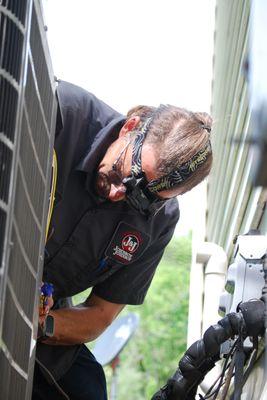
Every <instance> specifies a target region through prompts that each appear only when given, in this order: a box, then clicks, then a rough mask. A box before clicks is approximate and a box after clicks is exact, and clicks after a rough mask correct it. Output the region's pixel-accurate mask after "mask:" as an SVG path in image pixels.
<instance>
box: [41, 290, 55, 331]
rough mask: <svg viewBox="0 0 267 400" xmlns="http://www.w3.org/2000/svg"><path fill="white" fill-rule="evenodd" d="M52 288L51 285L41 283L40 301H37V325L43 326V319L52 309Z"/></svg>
mask: <svg viewBox="0 0 267 400" xmlns="http://www.w3.org/2000/svg"><path fill="white" fill-rule="evenodd" d="M52 293H53V286H52V285H51V284H47V283H43V282H42V286H41V288H40V300H39V324H40V325H41V326H43V323H44V320H45V317H46V316H47V314H48V313H49V311H50V309H51V308H52V307H53V304H54V300H53V296H52Z"/></svg>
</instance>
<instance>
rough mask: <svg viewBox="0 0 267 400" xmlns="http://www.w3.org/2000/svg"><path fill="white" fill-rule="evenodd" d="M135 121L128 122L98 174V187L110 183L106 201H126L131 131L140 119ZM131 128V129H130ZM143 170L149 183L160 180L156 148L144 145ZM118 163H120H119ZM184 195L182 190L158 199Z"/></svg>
mask: <svg viewBox="0 0 267 400" xmlns="http://www.w3.org/2000/svg"><path fill="white" fill-rule="evenodd" d="M133 118H135V120H133V121H130V120H129V121H130V122H129V121H127V122H129V124H128V125H127V126H125V125H124V127H123V128H122V130H121V131H120V134H119V137H118V139H117V140H116V141H115V142H113V143H112V145H111V146H110V147H109V148H108V150H107V152H106V154H105V156H104V158H103V160H102V161H101V163H100V165H99V167H98V172H97V186H101V185H102V186H105V181H106V179H107V180H108V181H109V184H110V186H109V185H108V187H110V190H109V192H108V193H106V194H105V196H102V197H105V198H106V199H108V200H110V201H112V202H116V201H121V200H124V199H125V194H126V188H125V186H124V185H123V183H122V179H123V178H125V177H128V176H129V175H131V166H132V149H133V140H134V137H133V138H131V133H130V132H131V130H132V129H134V128H135V127H136V125H138V123H139V121H140V119H139V117H133ZM129 128H131V129H129ZM141 159H142V170H143V171H144V173H145V175H146V178H147V180H148V181H151V180H154V179H156V178H158V177H159V176H158V174H157V160H158V155H157V152H156V151H155V148H154V147H152V146H151V145H148V144H146V143H144V145H143V147H142V155H141ZM117 161H118V162H117ZM114 163H115V164H116V173H114V171H113V166H114ZM181 193H182V190H181V188H176V189H174V190H166V191H162V192H160V193H159V194H158V197H159V198H160V199H162V200H164V199H168V198H171V197H175V196H178V195H179V194H181Z"/></svg>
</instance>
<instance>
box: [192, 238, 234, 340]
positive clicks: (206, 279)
mask: <svg viewBox="0 0 267 400" xmlns="http://www.w3.org/2000/svg"><path fill="white" fill-rule="evenodd" d="M227 264H228V261H227V256H226V253H225V251H224V250H223V248H222V247H220V246H218V245H217V244H215V243H210V242H204V243H202V244H201V245H200V246H199V247H198V249H197V251H196V255H195V257H193V261H192V267H191V274H190V289H189V291H190V293H189V314H188V334H187V346H190V345H191V344H192V343H193V342H195V341H196V340H198V339H199V338H200V337H201V336H202V333H203V332H204V331H205V330H206V329H207V328H208V327H209V326H210V325H212V324H214V323H216V322H217V320H218V307H219V298H220V294H221V293H222V291H223V288H224V284H225V277H226V273H227Z"/></svg>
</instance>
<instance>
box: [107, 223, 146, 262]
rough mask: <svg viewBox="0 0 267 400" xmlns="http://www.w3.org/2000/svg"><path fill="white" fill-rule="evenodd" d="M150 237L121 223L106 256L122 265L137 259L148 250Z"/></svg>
mask: <svg viewBox="0 0 267 400" xmlns="http://www.w3.org/2000/svg"><path fill="white" fill-rule="evenodd" d="M149 241H150V237H149V236H148V235H147V234H146V233H144V232H140V231H137V230H136V229H135V228H134V227H132V226H131V225H128V224H126V223H125V222H120V223H119V225H118V227H117V229H116V231H115V233H114V235H113V237H112V239H111V242H110V243H109V245H108V247H107V249H106V252H105V255H106V256H108V257H110V258H112V259H115V260H116V261H117V262H119V263H122V264H128V263H130V262H132V261H134V260H135V259H137V258H138V257H139V256H140V255H141V254H142V253H143V251H144V250H145V249H146V247H147V245H148V243H149Z"/></svg>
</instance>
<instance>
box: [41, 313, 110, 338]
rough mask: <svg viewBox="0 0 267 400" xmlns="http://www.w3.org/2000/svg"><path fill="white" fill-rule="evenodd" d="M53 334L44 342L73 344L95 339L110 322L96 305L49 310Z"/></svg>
mask: <svg viewBox="0 0 267 400" xmlns="http://www.w3.org/2000/svg"><path fill="white" fill-rule="evenodd" d="M50 314H51V315H52V316H53V317H54V336H53V337H52V338H49V339H47V340H45V342H44V343H47V344H55V345H73V344H80V343H86V342H89V341H92V340H94V339H96V338H97V337H98V336H99V335H100V334H101V333H102V332H103V331H104V330H105V329H106V328H107V326H108V325H109V324H110V323H111V321H110V320H108V319H107V318H106V317H105V315H104V314H101V310H100V309H99V307H97V306H86V307H85V306H78V307H72V308H62V309H59V310H51V311H50Z"/></svg>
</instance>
